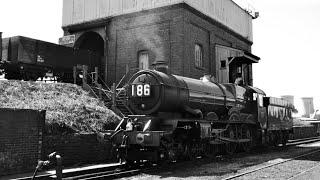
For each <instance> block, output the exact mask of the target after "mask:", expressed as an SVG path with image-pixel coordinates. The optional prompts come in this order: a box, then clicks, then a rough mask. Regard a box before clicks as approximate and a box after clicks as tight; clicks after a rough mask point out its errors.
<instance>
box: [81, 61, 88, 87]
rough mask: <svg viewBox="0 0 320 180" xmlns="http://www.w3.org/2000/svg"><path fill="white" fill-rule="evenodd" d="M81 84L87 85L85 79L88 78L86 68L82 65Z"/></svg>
mask: <svg viewBox="0 0 320 180" xmlns="http://www.w3.org/2000/svg"><path fill="white" fill-rule="evenodd" d="M82 76H83V77H82V84H83V85H84V84H87V82H88V81H87V77H88V66H86V65H83V66H82Z"/></svg>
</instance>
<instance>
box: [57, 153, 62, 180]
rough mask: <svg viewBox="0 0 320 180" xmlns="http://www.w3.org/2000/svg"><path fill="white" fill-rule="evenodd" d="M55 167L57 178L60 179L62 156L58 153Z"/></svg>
mask: <svg viewBox="0 0 320 180" xmlns="http://www.w3.org/2000/svg"><path fill="white" fill-rule="evenodd" d="M56 161H57V167H56V176H57V180H62V158H61V156H60V155H56Z"/></svg>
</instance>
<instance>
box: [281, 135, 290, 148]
mask: <svg viewBox="0 0 320 180" xmlns="http://www.w3.org/2000/svg"><path fill="white" fill-rule="evenodd" d="M288 139H289V135H288V133H287V132H284V133H282V146H286V145H287V142H288Z"/></svg>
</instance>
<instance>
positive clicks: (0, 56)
mask: <svg viewBox="0 0 320 180" xmlns="http://www.w3.org/2000/svg"><path fill="white" fill-rule="evenodd" d="M1 60H2V32H0V61H1Z"/></svg>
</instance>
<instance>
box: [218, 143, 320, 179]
mask: <svg viewBox="0 0 320 180" xmlns="http://www.w3.org/2000/svg"><path fill="white" fill-rule="evenodd" d="M316 141H320V138H319V137H315V138H306V139H299V140H293V141H292V142H289V143H288V146H296V145H300V144H307V143H312V142H316ZM319 152H320V148H317V149H315V150H313V151H309V152H307V153H305V154H301V155H298V156H294V157H292V158H289V159H283V160H281V161H278V162H275V163H272V164H269V165H265V166H262V167H259V168H256V169H253V170H249V171H246V172H243V173H238V174H235V175H232V176H229V177H227V178H224V179H223V180H231V179H236V178H241V177H243V176H246V175H250V174H253V173H256V172H259V171H262V170H264V169H267V168H271V167H274V166H277V165H280V164H283V163H286V162H290V161H293V160H296V159H299V158H301V157H307V156H310V155H313V154H316V153H319ZM318 165H320V164H318ZM313 168H314V167H313ZM311 169H312V168H310V169H307V170H306V171H303V172H301V173H305V172H307V171H309V170H311ZM301 173H299V174H298V175H300V174H301ZM294 177H297V176H294ZM294 177H293V178H294Z"/></svg>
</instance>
